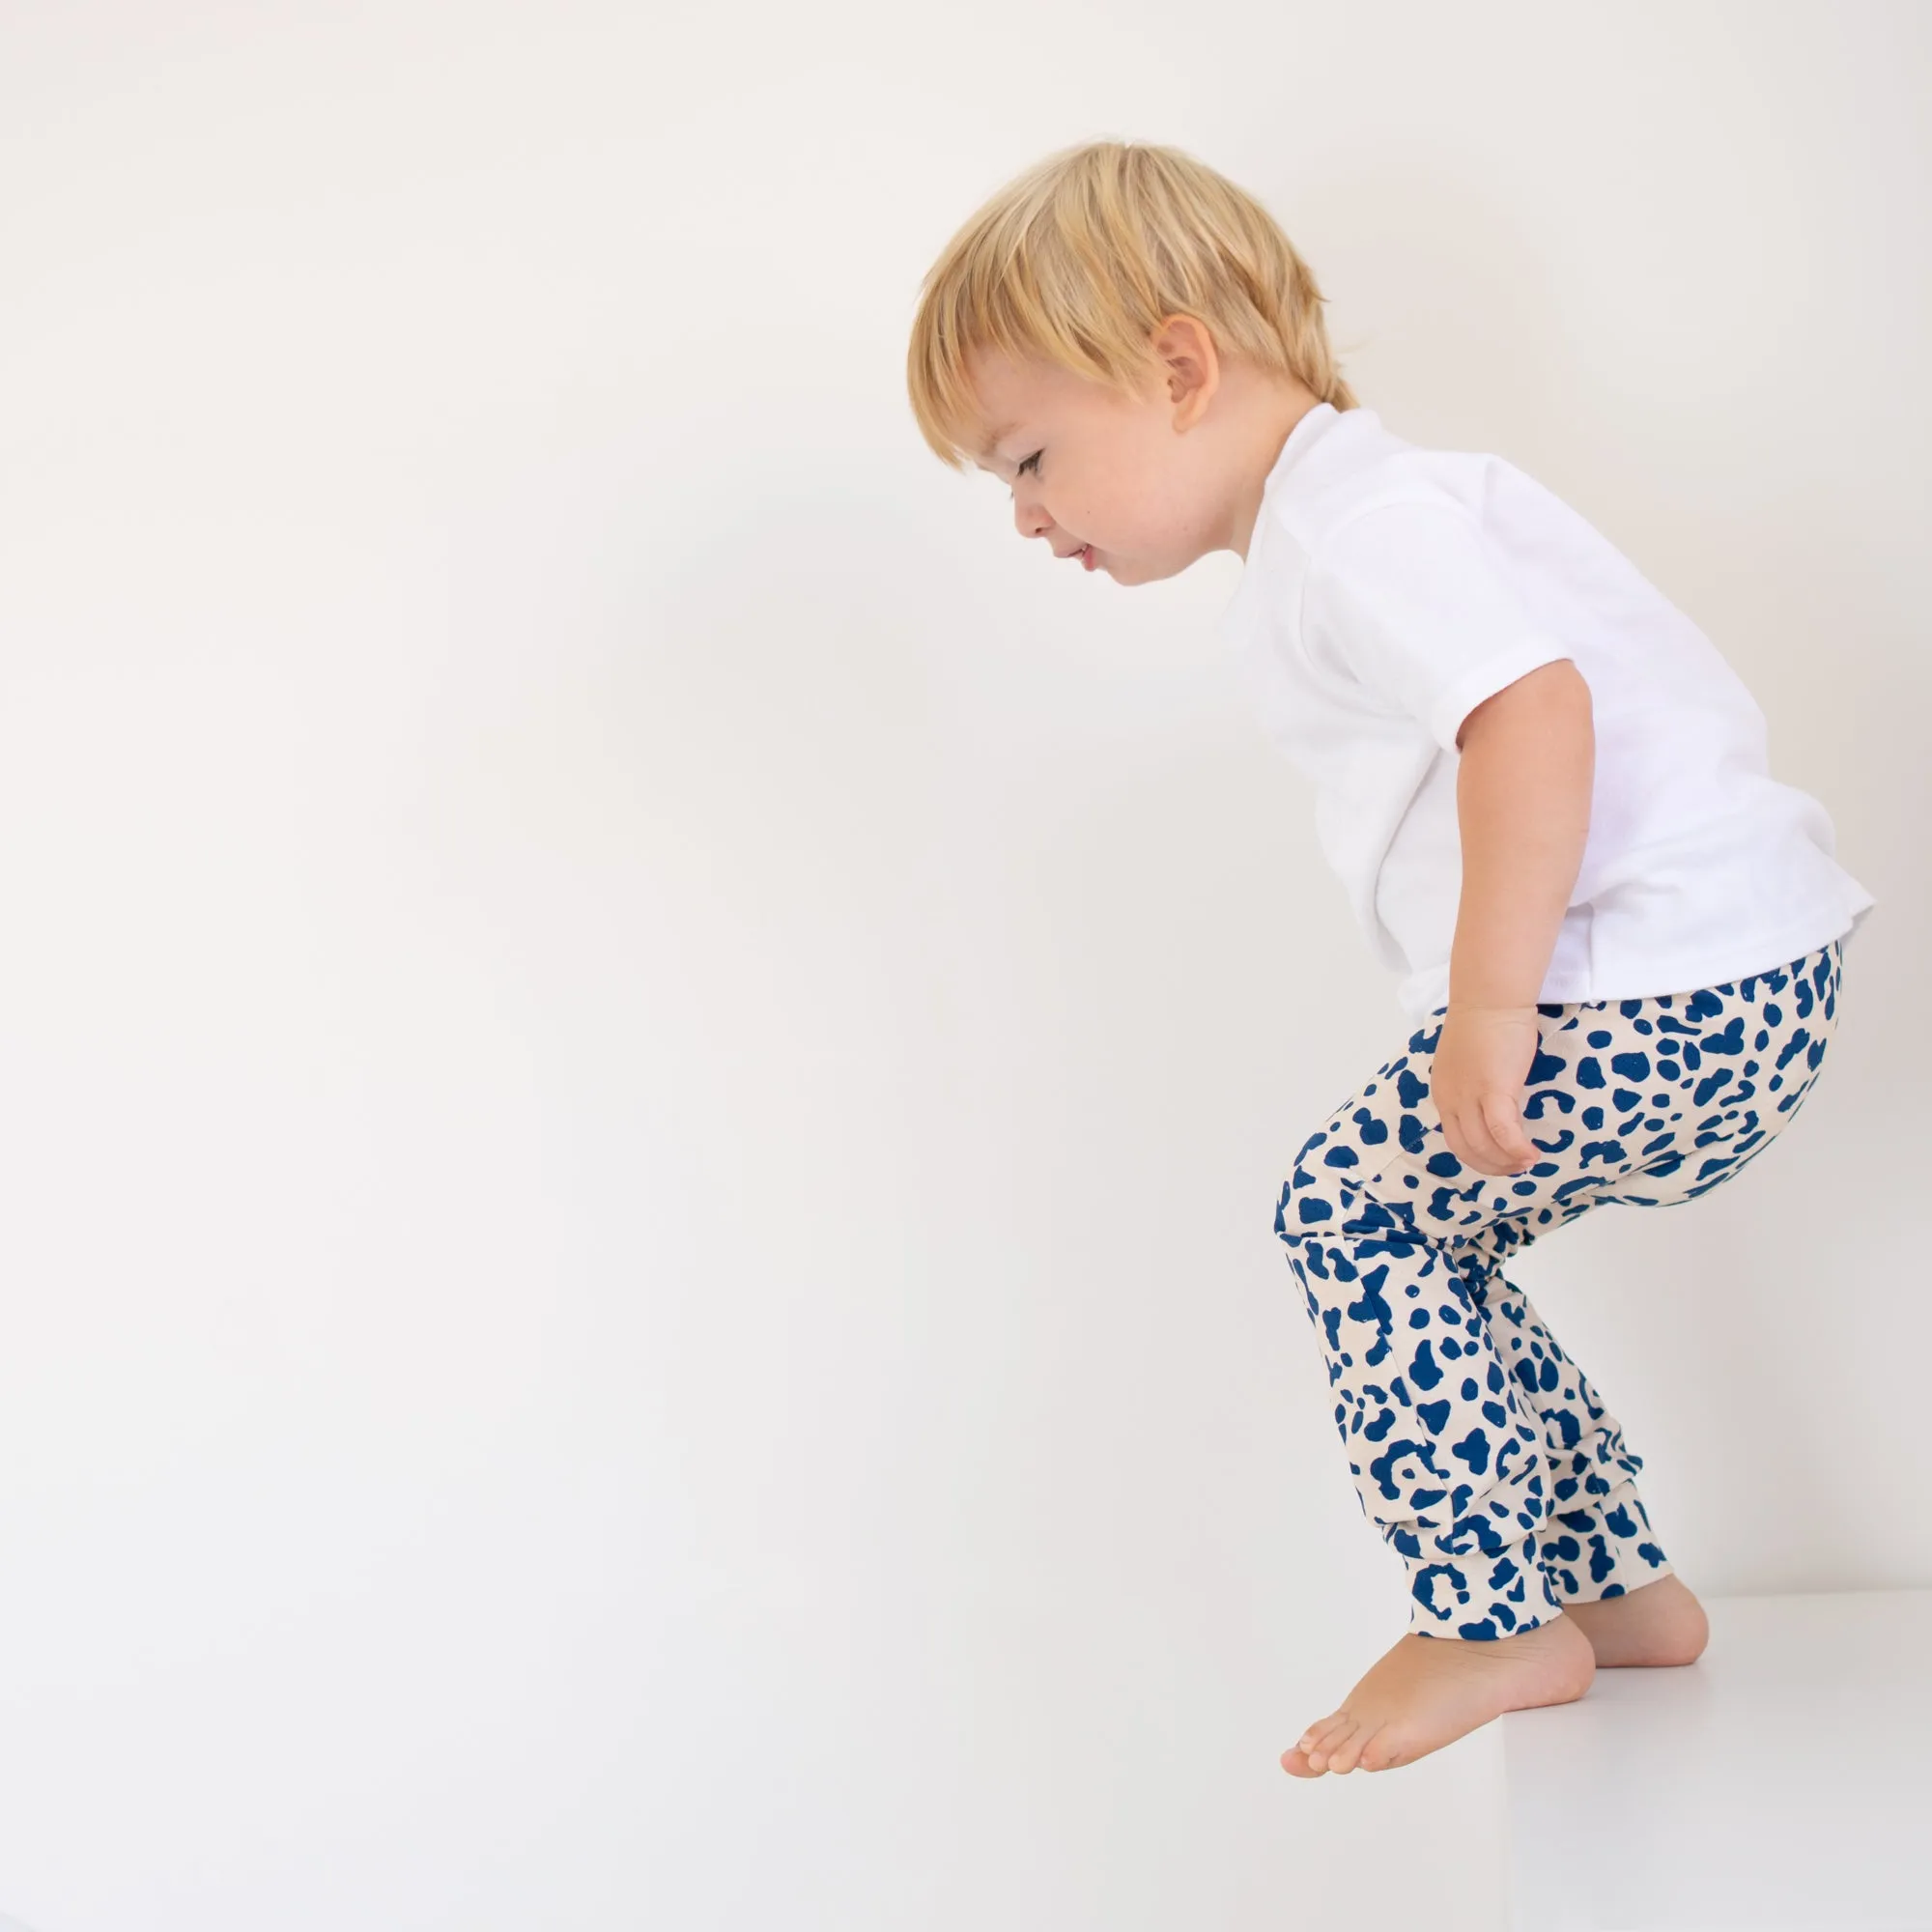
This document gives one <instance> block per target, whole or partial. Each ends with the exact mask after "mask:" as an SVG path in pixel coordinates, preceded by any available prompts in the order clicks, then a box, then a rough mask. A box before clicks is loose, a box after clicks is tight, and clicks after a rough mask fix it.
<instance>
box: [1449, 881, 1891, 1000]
mask: <svg viewBox="0 0 1932 1932" xmlns="http://www.w3.org/2000/svg"><path fill="white" fill-rule="evenodd" d="M1876 904H1877V900H1876V899H1874V898H1872V897H1870V896H1869V895H1864V896H1862V899H1861V901H1854V902H1853V903H1852V905H1851V907H1850V909H1849V910H1850V917H1849V918H1846V917H1845V916H1844V915H1843V914H1835V915H1833V918H1834V919H1837V920H1839V921H1840V922H1841V923H1839V924H1838V925H1837V928H1836V930H1834V931H1833V932H1830V933H1828V934H1826V936H1825V937H1824V938H1822V939H1821V938H1818V937H1817V936H1816V935H1817V932H1818V920H1817V919H1816V918H1812V919H1808V920H1804V921H1803V922H1801V923H1797V924H1794V925H1789V926H1786V927H1785V928H1784V929H1783V930H1782V931H1781V932H1778V933H1776V934H1774V935H1773V936H1772V937H1770V938H1768V939H1767V940H1765V942H1764V944H1763V946H1762V948H1760V949H1758V957H1759V959H1760V963H1759V964H1758V965H1755V966H1744V967H1740V966H1739V965H1737V964H1736V963H1735V962H1736V960H1737V956H1738V955H1737V953H1736V952H1735V951H1728V952H1724V953H1710V952H1707V953H1703V954H1701V955H1697V956H1695V957H1690V958H1684V959H1676V960H1665V961H1663V962H1662V963H1661V964H1659V965H1657V966H1656V967H1655V968H1648V969H1646V970H1645V971H1644V972H1643V973H1642V974H1640V975H1637V976H1636V977H1637V978H1639V979H1641V980H1645V981H1646V982H1647V983H1645V984H1644V985H1642V986H1632V985H1629V984H1624V985H1620V986H1617V987H1616V989H1615V990H1614V991H1609V990H1605V988H1603V987H1601V986H1591V987H1588V988H1584V989H1576V988H1570V989H1564V990H1559V991H1557V992H1555V993H1551V992H1550V991H1549V990H1548V982H1547V981H1546V983H1545V988H1544V990H1543V992H1542V994H1541V995H1540V997H1539V999H1538V1001H1537V1004H1538V1005H1539V1006H1546V1007H1556V1006H1562V1007H1587V1006H1598V1005H1601V1004H1602V1003H1603V1002H1604V1001H1605V1000H1654V999H1659V998H1661V997H1662V995H1663V994H1665V993H1669V994H1672V995H1675V994H1679V993H1698V992H1702V991H1703V990H1704V989H1705V988H1706V987H1708V986H1727V985H1735V984H1737V982H1738V981H1739V980H1752V979H1756V978H1758V977H1759V976H1761V975H1763V974H1765V973H1776V972H1779V971H1781V970H1782V969H1784V968H1785V967H1787V966H1791V965H1794V964H1796V963H1797V961H1799V960H1800V959H1804V958H1806V957H1808V956H1809V955H1810V954H1811V953H1813V952H1822V951H1823V950H1824V949H1825V948H1826V947H1827V946H1830V945H1831V944H1832V943H1833V940H1841V939H1846V938H1849V937H1850V935H1851V934H1852V932H1853V931H1854V930H1855V929H1856V928H1857V926H1858V925H1859V923H1861V921H1862V920H1863V918H1864V916H1865V914H1866V913H1868V912H1869V911H1870V910H1871V909H1872V907H1873V906H1874V905H1876ZM1593 977H1595V976H1593ZM1607 977H1610V978H1612V979H1614V978H1615V977H1616V976H1614V975H1611V976H1607ZM1571 978H1572V979H1573V980H1574V978H1575V976H1574V975H1572V976H1571ZM1557 984H1558V987H1559V989H1561V988H1563V981H1562V980H1558V981H1557ZM1446 1010H1447V1008H1446V1006H1445V1005H1444V1004H1442V1003H1441V1002H1440V1001H1438V1002H1437V1003H1436V1004H1435V1005H1434V1006H1431V1007H1430V1008H1428V1009H1426V1010H1425V1011H1424V1012H1422V1013H1421V1014H1419V1015H1414V1017H1419V1018H1422V1019H1435V1018H1438V1017H1439V1016H1440V1015H1441V1014H1442V1013H1443V1012H1445V1011H1446Z"/></svg>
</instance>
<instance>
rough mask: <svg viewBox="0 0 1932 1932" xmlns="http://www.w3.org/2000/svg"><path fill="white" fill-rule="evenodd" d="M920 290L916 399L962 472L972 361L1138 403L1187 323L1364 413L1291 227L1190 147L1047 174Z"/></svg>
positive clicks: (1095, 159)
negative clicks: (1156, 360)
mask: <svg viewBox="0 0 1932 1932" xmlns="http://www.w3.org/2000/svg"><path fill="white" fill-rule="evenodd" d="M920 289H921V294H920V300H919V308H918V312H917V314H916V315H915V316H914V319H913V327H912V345H911V347H910V349H909V350H908V351H907V354H906V388H907V391H908V393H909V395H910V396H911V399H912V412H913V414H914V416H915V417H917V418H918V421H919V428H920V434H921V435H922V436H923V437H924V439H925V440H926V443H927V444H928V445H929V446H930V448H931V449H932V451H933V453H934V454H935V455H936V456H938V458H939V460H940V461H941V462H942V463H945V464H947V465H948V466H950V467H951V468H952V469H965V468H966V459H967V458H968V457H969V456H977V455H978V453H979V450H978V438H979V436H980V434H982V433H983V428H984V425H983V424H982V423H981V422H980V409H979V405H978V402H977V400H976V398H975V395H974V392H973V386H972V384H971V383H970V382H969V380H968V379H967V375H966V366H965V364H966V357H967V355H969V354H971V353H972V352H974V351H976V350H978V351H986V350H992V351H996V352H999V353H1002V354H1005V355H1010V356H1013V357H1014V358H1015V359H1026V358H1031V357H1039V358H1043V359H1044V360H1046V361H1048V362H1050V363H1056V364H1058V365H1059V366H1060V367H1061V368H1063V369H1068V370H1071V371H1072V372H1074V373H1075V374H1076V375H1080V376H1084V377H1088V378H1090V379H1092V380H1094V381H1095V382H1098V383H1101V384H1105V385H1106V386H1107V387H1109V388H1112V389H1115V390H1117V391H1118V392H1120V393H1121V394H1122V395H1123V396H1125V397H1128V398H1134V397H1139V396H1144V395H1146V394H1147V393H1148V388H1147V384H1148V379H1149V377H1150V375H1151V354H1152V352H1151V347H1150V345H1151V339H1152V337H1153V335H1154V334H1155V332H1156V331H1157V330H1158V328H1159V327H1160V325H1161V323H1162V322H1163V321H1164V320H1165V319H1166V318H1167V317H1168V316H1170V315H1174V314H1182V315H1191V316H1194V317H1195V318H1197V319H1198V320H1199V321H1201V322H1203V323H1205V324H1206V325H1207V327H1208V329H1209V331H1210V332H1211V333H1212V335H1213V338H1214V346H1215V348H1216V349H1217V350H1218V351H1219V352H1220V353H1221V354H1222V355H1230V354H1233V355H1243V356H1246V357H1248V358H1250V359H1251V360H1252V361H1254V362H1255V363H1257V364H1258V365H1259V366H1260V367H1262V368H1263V369H1264V370H1267V371H1271V372H1273V373H1274V374H1277V375H1281V376H1293V377H1294V378H1295V379H1296V380H1297V381H1299V382H1300V383H1302V384H1305V385H1306V386H1307V387H1308V388H1309V389H1311V390H1313V392H1314V393H1315V395H1316V397H1317V398H1318V399H1319V400H1320V401H1321V402H1325V403H1332V404H1333V405H1334V406H1335V408H1337V409H1338V410H1352V409H1354V408H1356V407H1357V405H1356V400H1355V394H1354V391H1353V390H1352V389H1350V386H1349V385H1348V384H1347V383H1345V382H1344V381H1343V380H1342V376H1341V365H1340V363H1339V362H1337V361H1336V359H1335V356H1334V355H1333V353H1332V352H1331V351H1330V349H1329V347H1328V331H1327V329H1326V327H1324V326H1323V323H1322V319H1321V309H1322V304H1323V302H1324V300H1325V298H1324V297H1323V296H1322V294H1321V289H1320V288H1318V287H1317V286H1316V281H1315V276H1314V274H1313V272H1312V271H1311V270H1310V269H1309V267H1308V265H1307V264H1306V263H1305V262H1304V261H1303V260H1302V259H1301V257H1300V256H1299V255H1297V254H1296V253H1295V251H1294V246H1293V243H1292V242H1291V241H1289V239H1288V237H1287V236H1286V235H1285V234H1283V233H1282V230H1281V227H1280V224H1279V223H1277V222H1276V220H1275V219H1274V217H1273V216H1272V215H1271V214H1269V213H1268V212H1267V210H1266V209H1264V207H1263V206H1262V205H1261V203H1260V202H1258V201H1257V200H1255V198H1254V197H1253V196H1252V195H1250V194H1247V193H1245V192H1244V191H1243V190H1242V189H1240V188H1238V187H1236V185H1235V184H1234V183H1233V182H1231V181H1229V180H1228V179H1227V178H1226V177H1225V176H1223V175H1220V174H1217V173H1216V172H1215V171H1214V170H1213V169H1212V168H1210V167H1208V165H1207V164H1206V163H1205V162H1203V161H1198V160H1196V159H1195V158H1194V157H1193V156H1191V155H1187V154H1183V153H1182V152H1181V151H1180V150H1179V149H1178V148H1167V147H1159V146H1155V145H1153V144H1151V143H1149V142H1144V141H1089V142H1086V143H1084V144H1082V145H1081V146H1078V147H1073V148H1063V149H1062V150H1060V151H1059V152H1058V153H1057V154H1052V155H1049V156H1047V157H1046V158H1045V159H1044V160H1041V161H1037V162H1036V163H1035V164H1034V165H1033V166H1032V167H1030V168H1028V169H1027V170H1026V171H1025V172H1024V173H1022V174H1020V175H1017V176H1015V177H1014V178H1013V179H1012V180H1011V181H1010V182H1009V183H1008V184H1007V185H1006V186H1005V187H1003V188H1001V189H1000V190H999V192H998V193H997V194H995V195H994V196H993V197H992V198H991V199H990V200H989V201H987V202H986V203H985V204H984V205H983V206H982V207H981V208H980V210H979V211H978V213H975V214H974V215H973V216H972V217H971V219H969V220H968V221H967V222H966V223H965V225H964V226H963V227H962V228H961V229H960V230H959V231H958V233H957V234H955V235H954V236H953V238H952V241H949V242H948V243H947V244H946V247H945V249H944V250H943V251H942V252H941V254H940V257H939V259H938V260H937V261H936V262H935V263H934V264H933V265H932V267H931V269H929V270H927V271H926V275H925V279H924V280H923V282H922V283H921V284H920Z"/></svg>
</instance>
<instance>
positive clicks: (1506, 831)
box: [1449, 658, 1596, 1013]
mask: <svg viewBox="0 0 1932 1932" xmlns="http://www.w3.org/2000/svg"><path fill="white" fill-rule="evenodd" d="M1456 743H1457V746H1458V748H1459V749H1460V750H1461V752H1462V753H1463V763H1462V768H1461V770H1460V771H1459V772H1458V773H1457V776H1456V815H1457V820H1458V823H1459V824H1460V826H1461V830H1462V837H1463V897H1462V902H1461V906H1460V908H1459V910H1458V913H1457V918H1456V940H1455V944H1454V946H1453V948H1452V949H1451V951H1450V954H1449V1010H1450V1011H1451V1012H1452V1013H1454V1012H1455V1011H1456V1009H1458V1008H1459V1007H1486V1008H1520V1007H1533V1006H1535V1005H1536V1002H1537V999H1538V997H1539V996H1540V994H1541V992H1542V990H1543V976H1544V975H1545V974H1546V973H1548V970H1549V958H1550V954H1551V953H1552V952H1554V951H1555V949H1556V934H1557V931H1558V929H1559V928H1560V927H1561V926H1562V924H1563V915H1564V913H1565V912H1566V911H1567V910H1568V908H1569V904H1570V890H1571V888H1572V887H1573V886H1575V885H1576V883H1577V872H1578V871H1579V870H1581V868H1582V865H1583V842H1584V840H1585V838H1587V837H1588V835H1589V830H1590V789H1591V781H1592V779H1593V778H1594V776H1595V770H1596V734H1595V732H1594V731H1593V730H1592V728H1591V723H1590V687H1589V686H1588V685H1587V684H1586V683H1584V681H1583V674H1582V672H1581V671H1579V670H1578V669H1577V667H1576V666H1575V665H1574V664H1573V663H1572V662H1571V661H1570V660H1569V659H1568V658H1561V659H1559V660H1557V662H1556V663H1554V664H1547V665H1542V666H1539V667H1538V668H1536V669H1535V670H1533V671H1531V672H1529V674H1528V675H1527V676H1525V677H1520V678H1518V679H1517V681H1516V682H1515V683H1514V684H1512V685H1507V686H1505V687H1504V688H1503V689H1502V690H1501V691H1499V692H1497V693H1496V695H1495V696H1493V697H1491V698H1489V699H1487V700H1486V701H1485V702H1483V703H1481V704H1479V705H1477V707H1476V708H1475V710H1473V711H1472V712H1470V714H1469V715H1468V717H1467V718H1466V719H1465V720H1463V728H1462V730H1461V731H1459V732H1458V733H1457V735H1456Z"/></svg>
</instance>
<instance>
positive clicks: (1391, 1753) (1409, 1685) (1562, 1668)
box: [1281, 1584, 1651, 1777]
mask: <svg viewBox="0 0 1932 1932" xmlns="http://www.w3.org/2000/svg"><path fill="white" fill-rule="evenodd" d="M1644 1587H1645V1588H1646V1589H1649V1588H1650V1587H1651V1585H1649V1584H1645V1585H1644ZM1596 1674H1597V1664H1596V1659H1595V1658H1594V1656H1593V1655H1592V1654H1591V1649H1590V1641H1589V1639H1588V1638H1587V1637H1586V1636H1585V1635H1584V1634H1583V1633H1582V1631H1581V1630H1580V1629H1578V1627H1577V1625H1576V1624H1574V1623H1572V1622H1571V1620H1570V1618H1569V1617H1568V1616H1567V1615H1564V1614H1561V1613H1556V1614H1552V1615H1551V1616H1550V1618H1549V1620H1548V1622H1547V1623H1541V1624H1538V1625H1537V1627H1536V1628H1535V1629H1534V1630H1526V1631H1520V1632H1518V1634H1516V1635H1515V1636H1506V1637H1500V1638H1497V1639H1495V1640H1493V1641H1492V1642H1489V1643H1481V1642H1475V1641H1471V1640H1470V1639H1468V1638H1465V1637H1440V1636H1424V1635H1422V1634H1420V1633H1419V1632H1416V1631H1410V1632H1409V1633H1408V1634H1407V1635H1406V1636H1405V1637H1403V1638H1402V1639H1401V1640H1400V1641H1399V1642H1398V1643H1397V1644H1396V1645H1395V1647H1394V1648H1393V1649H1392V1650H1390V1651H1388V1652H1386V1653H1385V1654H1384V1655H1383V1657H1382V1658H1381V1661H1380V1662H1378V1663H1377V1664H1376V1665H1375V1667H1374V1668H1373V1669H1371V1670H1370V1672H1369V1674H1368V1675H1367V1676H1366V1677H1364V1678H1363V1679H1362V1681H1361V1682H1360V1683H1359V1684H1357V1685H1356V1686H1355V1688H1354V1689H1353V1690H1350V1692H1349V1697H1348V1701H1347V1702H1346V1703H1345V1704H1344V1705H1343V1706H1342V1708H1341V1709H1340V1710H1339V1711H1336V1712H1334V1713H1333V1714H1331V1715H1330V1716H1328V1717H1326V1718H1321V1719H1318V1720H1317V1721H1316V1722H1315V1723H1312V1724H1310V1725H1309V1727H1308V1728H1307V1729H1306V1730H1305V1731H1303V1732H1302V1734H1301V1736H1300V1738H1299V1740H1298V1741H1297V1742H1296V1744H1295V1746H1294V1747H1293V1749H1292V1750H1287V1751H1284V1752H1283V1753H1282V1757H1281V1768H1282V1769H1283V1770H1284V1771H1286V1772H1288V1773H1289V1774H1290V1775H1291V1776H1295V1777H1320V1776H1321V1775H1322V1774H1323V1773H1324V1772H1330V1771H1332V1772H1338V1773H1340V1772H1350V1771H1353V1770H1354V1768H1355V1767H1356V1766H1357V1765H1358V1764H1359V1765H1360V1766H1361V1768H1362V1769H1363V1770H1364V1771H1387V1770H1388V1769H1389V1768H1390V1766H1392V1765H1397V1764H1413V1763H1414V1762H1415V1760H1416V1759H1417V1758H1419V1757H1427V1756H1428V1755H1429V1753H1430V1752H1431V1751H1433V1750H1440V1749H1441V1748H1442V1747H1443V1746H1444V1745H1446V1744H1453V1743H1454V1742H1455V1741H1456V1740H1457V1739H1458V1738H1460V1737H1461V1736H1463V1733H1464V1732H1465V1731H1473V1730H1474V1729H1475V1728H1476V1726H1477V1725H1478V1724H1487V1723H1488V1722H1489V1721H1490V1719H1492V1718H1499V1717H1501V1716H1502V1714H1503V1713H1504V1712H1505V1711H1522V1710H1527V1709H1528V1708H1529V1707H1530V1706H1531V1705H1533V1704H1568V1703H1572V1702H1574V1701H1575V1700H1576V1699H1577V1698H1578V1697H1580V1696H1581V1695H1582V1694H1583V1692H1584V1691H1586V1690H1588V1689H1589V1688H1590V1680H1591V1679H1592V1678H1593V1677H1595V1676H1596Z"/></svg>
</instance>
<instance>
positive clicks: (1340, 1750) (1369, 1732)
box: [1328, 1724, 1381, 1776]
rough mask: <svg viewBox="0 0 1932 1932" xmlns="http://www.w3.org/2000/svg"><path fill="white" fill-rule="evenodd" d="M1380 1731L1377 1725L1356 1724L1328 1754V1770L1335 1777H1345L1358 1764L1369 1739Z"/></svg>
mask: <svg viewBox="0 0 1932 1932" xmlns="http://www.w3.org/2000/svg"><path fill="white" fill-rule="evenodd" d="M1380 1730H1381V1726H1380V1725H1379V1724H1356V1725H1355V1726H1354V1727H1353V1728H1352V1729H1351V1730H1350V1733H1349V1735H1348V1736H1347V1737H1346V1738H1343V1739H1341V1740H1339V1741H1338V1742H1337V1743H1336V1744H1335V1745H1334V1746H1333V1747H1331V1748H1330V1750H1329V1752H1328V1769H1329V1770H1330V1771H1332V1772H1334V1773H1335V1774H1336V1776H1346V1775H1347V1774H1348V1773H1350V1772H1351V1771H1353V1770H1354V1768H1355V1766H1356V1764H1357V1763H1358V1762H1360V1759H1361V1755H1362V1752H1363V1751H1364V1750H1365V1749H1366V1748H1367V1747H1368V1745H1369V1742H1370V1740H1371V1739H1373V1738H1374V1737H1376V1736H1377V1735H1378V1732H1379V1731H1380Z"/></svg>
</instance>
